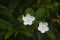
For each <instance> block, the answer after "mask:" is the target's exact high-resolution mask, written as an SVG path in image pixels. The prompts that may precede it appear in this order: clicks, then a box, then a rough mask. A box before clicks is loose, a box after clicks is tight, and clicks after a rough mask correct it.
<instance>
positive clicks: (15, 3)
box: [8, 0, 20, 10]
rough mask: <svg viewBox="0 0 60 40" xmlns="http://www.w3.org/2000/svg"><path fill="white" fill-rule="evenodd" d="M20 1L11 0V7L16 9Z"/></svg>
mask: <svg viewBox="0 0 60 40" xmlns="http://www.w3.org/2000/svg"><path fill="white" fill-rule="evenodd" d="M19 3H20V0H10V4H9V7H8V8H9V9H12V10H13V9H15V8H16V7H17V6H18V5H19Z"/></svg>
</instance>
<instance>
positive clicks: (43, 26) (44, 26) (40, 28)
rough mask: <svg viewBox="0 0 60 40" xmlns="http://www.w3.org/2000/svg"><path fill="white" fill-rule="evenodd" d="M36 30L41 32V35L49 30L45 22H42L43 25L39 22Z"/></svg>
mask: <svg viewBox="0 0 60 40" xmlns="http://www.w3.org/2000/svg"><path fill="white" fill-rule="evenodd" d="M38 30H39V31H41V33H45V32H46V31H48V30H49V28H48V23H47V22H44V23H43V22H40V23H39V27H38Z"/></svg>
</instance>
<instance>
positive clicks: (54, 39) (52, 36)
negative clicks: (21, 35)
mask: <svg viewBox="0 0 60 40" xmlns="http://www.w3.org/2000/svg"><path fill="white" fill-rule="evenodd" d="M46 34H47V35H48V36H49V37H50V38H51V39H53V40H56V36H55V34H54V33H53V31H52V30H49V31H48V32H47V33H46Z"/></svg>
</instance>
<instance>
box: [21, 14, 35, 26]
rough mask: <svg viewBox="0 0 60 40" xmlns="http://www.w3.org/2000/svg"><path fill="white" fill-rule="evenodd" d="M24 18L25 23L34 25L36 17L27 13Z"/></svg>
mask: <svg viewBox="0 0 60 40" xmlns="http://www.w3.org/2000/svg"><path fill="white" fill-rule="evenodd" d="M22 19H23V21H24V25H32V22H33V21H34V20H35V17H33V16H31V15H30V14H26V16H23V17H22Z"/></svg>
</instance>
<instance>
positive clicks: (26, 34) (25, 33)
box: [21, 31, 33, 37]
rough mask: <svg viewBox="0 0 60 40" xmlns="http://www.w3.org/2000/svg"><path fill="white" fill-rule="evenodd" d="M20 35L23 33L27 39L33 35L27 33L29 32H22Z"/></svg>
mask: <svg viewBox="0 0 60 40" xmlns="http://www.w3.org/2000/svg"><path fill="white" fill-rule="evenodd" d="M21 33H23V34H24V35H25V36H27V37H32V35H33V33H32V32H29V31H22V32H21Z"/></svg>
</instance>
